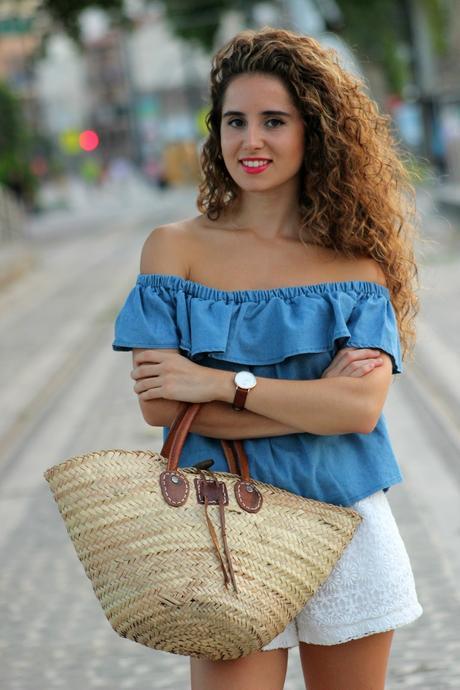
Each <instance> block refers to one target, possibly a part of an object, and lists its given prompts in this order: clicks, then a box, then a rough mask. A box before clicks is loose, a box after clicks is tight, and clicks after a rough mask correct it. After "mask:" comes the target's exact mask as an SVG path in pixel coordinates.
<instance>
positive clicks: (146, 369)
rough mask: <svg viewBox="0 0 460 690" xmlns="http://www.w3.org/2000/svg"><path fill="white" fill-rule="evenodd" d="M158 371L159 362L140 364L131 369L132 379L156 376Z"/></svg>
mask: <svg viewBox="0 0 460 690" xmlns="http://www.w3.org/2000/svg"><path fill="white" fill-rule="evenodd" d="M159 372H160V364H140V365H139V366H137V367H134V369H132V370H131V378H132V379H143V378H146V377H148V376H157V375H158V374H159Z"/></svg>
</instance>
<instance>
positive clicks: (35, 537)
mask: <svg viewBox="0 0 460 690" xmlns="http://www.w3.org/2000/svg"><path fill="white" fill-rule="evenodd" d="M264 25H270V26H278V27H285V28H292V29H294V30H296V31H300V32H303V33H305V34H308V35H312V36H314V37H315V38H317V39H318V40H319V41H320V42H321V43H323V44H324V45H327V46H331V47H334V48H335V49H336V50H337V51H338V53H339V56H340V57H341V60H342V62H343V65H344V66H345V67H346V68H347V69H349V70H351V71H353V72H355V73H356V74H358V75H360V76H362V77H363V78H364V79H365V82H366V85H367V88H368V90H369V94H370V95H371V97H372V98H374V99H375V100H376V101H377V103H378V105H379V108H380V110H381V112H384V113H388V114H389V115H390V116H391V118H392V123H393V126H394V131H395V134H396V136H397V139H398V142H399V145H400V147H401V151H402V152H404V154H405V155H406V154H410V157H409V158H408V160H410V161H411V162H410V163H408V166H409V167H410V173H411V175H412V178H413V182H414V185H415V186H416V189H417V204H418V210H419V213H420V220H421V231H422V233H421V234H422V237H423V239H424V240H427V242H425V241H423V242H421V243H419V244H418V245H417V253H418V258H419V266H420V278H421V286H422V287H421V291H420V300H421V310H420V314H419V317H418V342H417V346H416V351H415V358H414V361H413V362H408V363H406V365H405V372H404V374H403V375H402V376H396V377H394V380H393V383H392V386H391V390H390V394H389V397H388V400H387V403H386V407H385V415H386V419H387V423H388V426H389V430H390V435H391V438H392V440H393V445H394V449H395V452H396V455H397V457H398V459H399V462H400V464H401V467H402V470H403V474H404V477H405V481H404V483H402V484H400V485H397V486H395V487H393V488H392V489H391V490H390V492H389V493H388V498H389V501H390V503H391V506H392V508H393V511H394V513H395V517H396V519H397V522H398V524H399V527H400V531H401V534H402V536H403V538H404V540H405V542H406V546H407V549H408V552H409V555H410V558H411V562H412V565H413V569H414V574H415V579H416V583H417V589H418V593H419V598H420V601H421V603H422V606H423V607H424V615H423V616H422V617H421V618H420V619H419V620H418V621H416V622H415V623H414V624H412V625H410V626H407V627H405V628H401V629H400V630H398V631H397V632H396V634H395V637H394V642H393V649H392V654H391V659H390V670H389V676H388V685H387V687H388V690H400V689H401V690H404V689H405V688H417V689H419V690H445V689H447V688H456V690H460V625H459V620H460V586H459V582H460V386H459V383H460V359H459V357H458V352H459V351H460V318H459V304H460V80H459V77H458V75H459V72H460V2H458V0H366V1H365V2H364V1H363V0H327V1H326V0H278V1H275V0H274V1H273V2H263V3H260V2H254V1H252V2H251V1H249V0H237V1H236V2H230V1H229V0H221V1H218V0H193V1H192V0H163V1H162V2H153V1H152V2H149V1H147V0H125V1H124V2H123V0H100V1H99V2H93V1H90V0H85V1H79V0H42V1H40V0H14V1H13V0H11V1H9V0H0V332H1V339H0V352H1V358H0V384H1V387H0V404H1V414H0V688H1V690H58V689H64V688H65V689H66V690H77V689H78V690H80V689H81V688H85V689H87V690H92V689H93V688H103V689H104V690H123V689H124V688H134V689H135V690H188V688H189V679H188V675H189V661H188V659H187V658H186V657H182V656H176V655H172V654H166V653H164V652H156V651H153V650H150V649H147V648H146V647H142V646H141V645H138V644H136V643H133V642H130V641H128V640H123V639H121V638H119V637H118V636H117V635H116V634H115V633H114V632H113V630H112V629H111V627H110V625H109V623H108V622H107V621H106V619H105V617H104V614H103V612H102V609H100V607H99V603H98V602H97V600H96V598H95V596H94V594H93V591H92V589H91V585H90V582H89V580H87V578H86V576H85V574H84V571H83V568H82V566H81V565H80V563H79V561H78V559H77V557H76V555H75V552H74V550H73V547H72V545H71V542H70V540H69V538H68V536H67V533H66V531H65V527H64V524H63V523H62V520H61V518H60V516H59V514H58V511H57V507H56V505H55V503H54V500H53V499H52V496H51V493H50V491H49V489H48V486H47V484H46V482H45V480H44V478H43V471H44V470H45V469H46V468H48V467H50V466H51V465H53V464H55V463H57V462H60V461H62V460H64V459H66V458H68V457H71V456H73V455H76V454H78V453H84V452H87V451H89V450H94V449H97V448H101V449H102V448H150V449H153V450H160V448H161V429H159V428H152V427H148V426H147V425H146V424H145V422H144V420H143V418H142V416H141V413H140V410H139V408H138V403H137V398H136V395H135V394H134V392H133V390H132V380H131V379H130V377H129V371H130V369H131V354H130V353H129V354H123V353H121V354H120V353H115V352H113V351H112V349H111V342H112V338H113V320H114V318H115V315H116V313H117V312H118V310H119V308H120V306H121V304H122V301H123V300H124V298H125V297H126V295H127V293H128V291H129V289H130V288H131V287H132V285H133V284H134V281H135V278H136V275H137V273H138V269H139V256H140V250H141V247H142V244H143V242H144V239H145V237H146V236H147V235H148V234H149V233H150V231H151V230H152V228H153V227H155V226H157V225H159V224H161V223H169V222H172V221H174V220H177V219H180V218H184V217H186V216H191V215H196V213H197V210H196V207H195V200H196V196H197V192H196V189H197V184H198V182H199V180H200V171H199V162H198V161H199V151H200V147H201V145H202V143H203V141H204V139H205V137H206V128H205V124H204V118H205V115H206V112H207V108H208V96H207V88H208V82H207V80H208V73H209V66H210V57H211V55H212V54H213V52H214V51H215V50H216V49H217V48H218V47H220V46H221V45H222V43H223V42H224V41H226V40H227V39H229V38H230V37H231V36H233V35H234V34H235V33H236V32H237V31H239V30H241V29H243V28H246V27H248V28H257V27H261V26H264ZM289 659H290V660H289V669H288V677H287V680H286V686H285V687H286V690H302V689H303V688H304V684H303V680H302V674H301V669H300V663H299V657H298V650H297V648H295V649H293V650H291V652H290V657H289ZM216 690H226V689H225V688H222V689H220V688H219V689H217V688H216ZM261 690H263V688H261ZM344 690H351V689H349V688H347V689H344Z"/></svg>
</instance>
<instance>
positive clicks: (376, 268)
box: [355, 257, 387, 287]
mask: <svg viewBox="0 0 460 690" xmlns="http://www.w3.org/2000/svg"><path fill="white" fill-rule="evenodd" d="M356 271H357V275H358V277H357V278H356V279H355V280H368V281H370V282H372V283H378V284H379V285H383V286H384V287H386V285H387V281H386V277H385V273H384V271H383V269H382V267H381V265H380V264H379V263H378V261H376V260H375V259H372V258H371V257H363V258H361V259H358V261H357V263H356Z"/></svg>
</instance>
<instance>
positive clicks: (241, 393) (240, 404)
mask: <svg viewBox="0 0 460 690" xmlns="http://www.w3.org/2000/svg"><path fill="white" fill-rule="evenodd" d="M247 395H248V389H247V388H239V387H238V386H237V387H236V391H235V397H234V398H233V404H232V408H233V409H234V410H238V411H239V410H244V404H245V402H246V398H247Z"/></svg>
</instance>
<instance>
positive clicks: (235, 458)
mask: <svg viewBox="0 0 460 690" xmlns="http://www.w3.org/2000/svg"><path fill="white" fill-rule="evenodd" d="M200 407H201V403H187V402H186V403H184V404H183V406H182V407H181V408H180V410H179V412H178V413H177V415H176V417H175V419H174V421H173V423H172V425H171V427H170V430H169V433H168V437H167V439H166V440H165V442H164V444H163V447H162V449H161V451H160V454H161V455H162V456H163V457H165V458H168V470H167V471H168V472H175V470H176V469H177V467H178V465H179V458H180V455H181V452H182V448H183V446H184V443H185V440H186V438H187V434H188V433H189V430H190V427H191V425H192V422H193V420H194V418H195V417H196V415H197V414H198V412H199V410H200ZM221 444H222V448H223V451H224V455H225V459H226V461H227V465H228V468H229V470H230V472H231V473H232V474H239V475H240V476H241V477H242V479H243V480H244V481H250V479H251V477H250V474H249V461H248V456H247V455H246V451H245V450H244V448H243V444H242V442H241V441H240V440H227V439H221Z"/></svg>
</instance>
